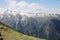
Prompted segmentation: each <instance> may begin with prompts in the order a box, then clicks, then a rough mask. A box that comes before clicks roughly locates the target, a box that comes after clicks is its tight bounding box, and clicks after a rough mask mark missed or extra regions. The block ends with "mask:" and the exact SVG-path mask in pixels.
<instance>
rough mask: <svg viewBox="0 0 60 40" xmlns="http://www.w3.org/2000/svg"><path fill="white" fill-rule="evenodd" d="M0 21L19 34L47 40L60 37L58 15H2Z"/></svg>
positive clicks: (59, 18) (54, 39) (59, 16)
mask: <svg viewBox="0 0 60 40" xmlns="http://www.w3.org/2000/svg"><path fill="white" fill-rule="evenodd" d="M1 21H2V22H3V23H5V24H6V25H8V26H10V27H12V28H14V29H16V30H18V31H19V32H22V33H24V34H27V35H31V36H35V37H41V38H46V39H47V40H57V36H59V35H60V14H49V15H46V14H40V15H34V16H27V15H20V14H16V15H15V16H14V15H12V14H4V17H3V18H2V19H1ZM57 34H59V35H57Z"/></svg>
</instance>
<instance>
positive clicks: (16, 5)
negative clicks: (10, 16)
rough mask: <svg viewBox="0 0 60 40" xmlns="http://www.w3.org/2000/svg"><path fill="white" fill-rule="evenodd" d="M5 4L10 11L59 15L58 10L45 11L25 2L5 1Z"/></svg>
mask: <svg viewBox="0 0 60 40" xmlns="http://www.w3.org/2000/svg"><path fill="white" fill-rule="evenodd" d="M5 2H6V3H7V8H6V9H8V10H11V11H20V12H32V13H40V12H45V13H51V12H53V13H54V12H55V13H60V9H53V10H51V9H47V8H45V7H43V6H41V5H40V4H37V3H28V2H26V1H20V2H17V1H16V0H5Z"/></svg>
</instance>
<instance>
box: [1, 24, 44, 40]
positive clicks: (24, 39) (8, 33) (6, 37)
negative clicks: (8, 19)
mask: <svg viewBox="0 0 60 40" xmlns="http://www.w3.org/2000/svg"><path fill="white" fill-rule="evenodd" d="M0 27H3V28H4V29H2V31H1V30H0V31H1V34H2V38H3V40H44V39H39V38H35V37H32V36H27V35H24V34H22V33H19V32H17V31H14V30H13V29H11V28H8V27H5V26H3V25H1V24H0Z"/></svg>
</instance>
